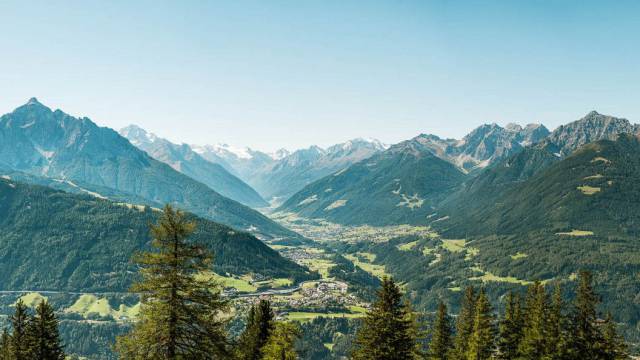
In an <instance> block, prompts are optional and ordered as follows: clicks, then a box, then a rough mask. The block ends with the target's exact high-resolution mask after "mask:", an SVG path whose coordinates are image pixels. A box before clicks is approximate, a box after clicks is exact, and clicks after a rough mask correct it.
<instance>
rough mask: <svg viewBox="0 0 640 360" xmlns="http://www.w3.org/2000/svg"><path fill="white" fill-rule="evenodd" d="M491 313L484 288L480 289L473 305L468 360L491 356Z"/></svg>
mask: <svg viewBox="0 0 640 360" xmlns="http://www.w3.org/2000/svg"><path fill="white" fill-rule="evenodd" d="M492 311H493V310H492V308H491V304H490V303H489V299H488V298H487V295H486V294H485V292H484V288H481V289H480V293H479V294H478V299H477V300H476V304H475V316H474V321H473V332H472V333H471V337H470V342H469V349H468V350H467V359H468V360H486V359H490V358H491V357H492V355H493V351H494V341H495V324H494V320H495V319H494V315H493V312H492Z"/></svg>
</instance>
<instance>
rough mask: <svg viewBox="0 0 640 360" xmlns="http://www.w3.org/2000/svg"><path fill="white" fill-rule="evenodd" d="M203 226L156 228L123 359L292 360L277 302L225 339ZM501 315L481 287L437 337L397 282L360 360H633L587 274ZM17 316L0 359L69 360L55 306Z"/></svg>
mask: <svg viewBox="0 0 640 360" xmlns="http://www.w3.org/2000/svg"><path fill="white" fill-rule="evenodd" d="M194 229H195V223H193V222H192V221H190V220H188V218H187V217H185V214H184V213H182V212H181V211H176V210H174V209H173V208H171V207H170V206H168V205H167V206H166V207H165V208H164V212H163V214H162V216H161V217H160V219H159V220H158V223H157V224H155V225H151V232H152V235H153V240H152V242H151V246H152V248H153V250H152V251H146V252H141V253H139V254H136V255H135V256H134V260H135V262H136V264H137V265H138V268H139V274H140V279H139V281H138V282H136V283H135V284H134V285H133V287H132V291H133V292H135V293H137V294H140V296H141V310H140V314H139V316H138V318H137V321H136V322H135V323H134V324H133V326H132V329H131V331H130V332H129V333H127V334H125V335H122V336H120V337H118V338H117V341H116V344H115V346H114V350H115V352H116V353H117V354H118V356H119V357H120V358H121V359H127V360H156V359H157V360H200V359H202V360H209V359H234V360H236V359H237V360H294V359H298V358H299V357H300V354H298V353H297V352H296V347H295V343H296V341H297V340H298V339H299V337H300V335H301V333H300V329H299V328H298V326H297V325H296V324H295V323H292V322H282V321H277V320H276V316H275V312H274V310H273V309H272V307H271V305H270V303H269V301H267V300H264V299H263V300H260V301H259V302H257V303H255V304H253V305H252V306H251V307H250V309H249V310H248V313H247V315H246V319H245V320H246V321H245V322H246V326H245V328H244V330H243V331H242V333H241V334H240V335H239V336H238V337H237V338H236V339H232V338H231V337H230V336H229V334H228V333H227V328H228V323H229V321H230V320H231V319H232V318H233V316H232V308H231V306H230V302H229V300H228V299H226V298H224V297H223V296H222V285H221V284H220V283H219V282H217V281H215V280H214V279H213V278H212V277H209V276H203V274H206V273H207V272H208V271H209V270H210V269H211V264H212V256H211V254H210V253H209V252H208V251H207V250H206V249H205V248H204V247H202V246H200V245H199V244H195V243H192V242H190V241H188V238H189V235H191V234H192V233H193V231H194ZM504 301H505V304H506V306H505V310H504V312H503V313H502V314H500V316H499V317H498V316H497V314H496V313H495V312H494V310H493V307H492V305H491V302H490V301H489V298H488V296H487V295H486V293H485V291H484V289H483V288H479V289H475V288H473V287H468V288H466V289H465V291H464V296H463V298H462V303H461V307H460V312H459V314H457V315H456V316H452V315H451V314H449V313H448V311H447V307H446V305H445V304H444V303H442V302H440V304H439V307H438V311H437V314H436V317H435V321H433V324H432V326H431V329H430V331H428V332H426V333H425V331H423V330H422V329H423V328H424V326H423V324H421V322H420V321H419V320H418V313H417V312H414V311H413V310H412V308H411V305H410V304H409V302H408V301H406V299H405V298H404V294H403V293H402V290H401V288H400V286H399V285H398V284H396V283H395V282H394V280H393V279H392V278H388V277H385V278H384V279H383V280H382V283H381V285H380V289H379V290H378V291H377V296H376V299H375V301H374V302H373V304H372V305H371V308H370V310H369V311H368V312H367V315H366V316H365V318H364V319H363V320H362V323H361V325H360V327H359V329H358V331H357V333H356V337H355V340H354V341H353V348H352V350H351V358H353V359H354V360H396V359H397V360H405V359H416V360H417V359H429V360H485V359H517V360H534V359H536V360H538V359H544V360H582V359H594V360H618V359H627V358H629V355H628V352H627V348H626V345H625V343H624V341H623V339H622V338H621V337H620V335H618V333H617V331H616V326H615V323H614V322H613V320H612V318H611V316H610V315H607V316H606V317H605V318H604V319H602V318H601V317H600V316H599V314H598V312H597V310H596V309H597V305H598V303H599V298H598V295H597V294H596V292H595V291H594V288H593V285H592V276H591V274H590V273H589V272H586V271H583V272H581V273H580V274H579V277H578V287H577V290H576V294H575V296H574V300H573V302H572V303H566V302H565V301H564V300H563V294H562V288H561V286H560V285H559V284H558V285H556V286H555V288H554V290H553V291H552V292H551V293H548V291H547V289H546V287H545V286H544V285H543V284H542V283H540V282H536V283H534V284H532V285H531V286H529V288H528V290H527V292H526V294H525V295H524V296H521V295H520V294H519V293H514V292H511V293H508V294H507V295H506V296H505V298H504ZM15 306H16V310H15V314H14V315H13V316H12V317H11V319H10V322H11V325H12V326H11V327H12V332H8V331H7V330H5V331H4V333H3V334H2V337H1V338H0V360H27V359H29V360H30V359H37V360H61V359H64V358H65V355H64V351H63V345H62V342H61V341H60V336H59V333H58V320H57V319H56V316H55V314H54V311H53V309H52V307H51V306H50V305H49V304H48V303H47V302H46V301H42V302H40V303H39V304H38V305H37V307H36V309H35V312H34V314H33V315H32V314H30V312H29V310H28V308H27V306H26V305H25V304H24V303H23V302H22V301H18V302H17V303H16V305H15Z"/></svg>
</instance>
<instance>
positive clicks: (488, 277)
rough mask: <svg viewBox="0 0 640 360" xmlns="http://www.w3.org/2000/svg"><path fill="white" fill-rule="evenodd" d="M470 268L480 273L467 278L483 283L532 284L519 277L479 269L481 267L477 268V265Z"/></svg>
mask: <svg viewBox="0 0 640 360" xmlns="http://www.w3.org/2000/svg"><path fill="white" fill-rule="evenodd" d="M471 270H473V271H476V272H479V273H481V274H482V275H480V276H475V277H472V278H469V280H479V281H482V282H483V283H485V282H506V283H510V284H520V285H525V286H526V285H530V284H533V282H531V281H527V280H520V279H517V278H515V277H513V276H506V277H505V276H497V275H494V274H492V273H490V272H488V271H484V270H483V269H481V268H479V267H477V266H474V267H472V268H471Z"/></svg>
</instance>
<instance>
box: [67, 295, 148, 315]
mask: <svg viewBox="0 0 640 360" xmlns="http://www.w3.org/2000/svg"><path fill="white" fill-rule="evenodd" d="M64 312H66V313H74V314H79V315H82V316H83V317H85V318H87V317H89V316H90V315H100V316H101V317H109V316H110V317H112V318H114V319H116V320H118V319H123V318H127V319H133V318H136V317H137V316H138V314H139V313H140V303H138V304H136V305H134V306H131V307H128V306H126V305H124V304H120V307H119V308H118V309H117V310H116V309H113V308H112V307H111V305H110V304H109V300H107V299H105V298H98V297H97V296H95V295H93V294H84V295H81V296H80V297H79V298H78V300H76V302H75V303H74V304H73V305H71V307H69V308H67V309H66V310H65V311H64Z"/></svg>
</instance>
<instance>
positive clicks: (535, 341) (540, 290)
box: [519, 281, 548, 360]
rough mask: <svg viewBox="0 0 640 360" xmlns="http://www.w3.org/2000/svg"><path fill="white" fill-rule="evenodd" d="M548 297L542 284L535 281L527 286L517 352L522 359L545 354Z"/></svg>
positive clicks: (535, 359) (538, 357) (539, 356)
mask: <svg viewBox="0 0 640 360" xmlns="http://www.w3.org/2000/svg"><path fill="white" fill-rule="evenodd" d="M547 311H548V299H547V293H546V291H545V289H544V286H543V285H542V284H541V283H540V282H539V281H536V282H535V283H534V284H532V285H531V286H529V289H528V291H527V298H526V304H525V317H524V327H523V334H522V340H521V341H520V346H519V353H520V357H521V358H522V359H530V360H537V359H542V358H543V357H544V356H545V355H546V354H547V344H546V340H547V336H546V330H547Z"/></svg>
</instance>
